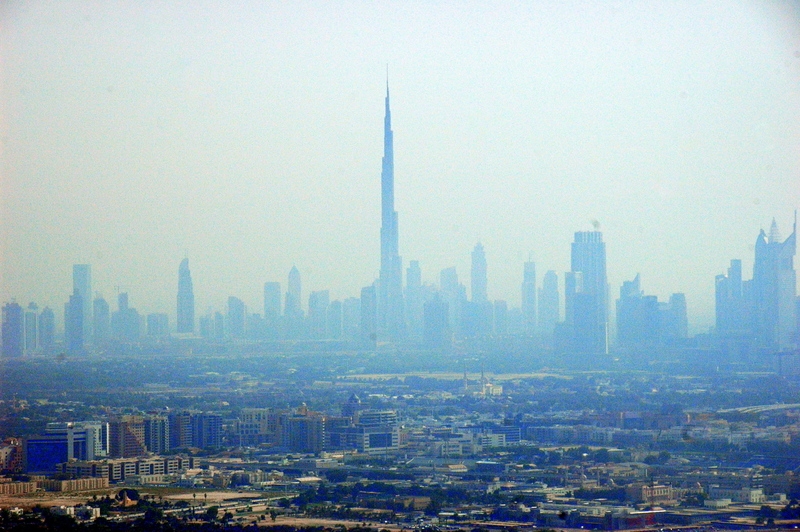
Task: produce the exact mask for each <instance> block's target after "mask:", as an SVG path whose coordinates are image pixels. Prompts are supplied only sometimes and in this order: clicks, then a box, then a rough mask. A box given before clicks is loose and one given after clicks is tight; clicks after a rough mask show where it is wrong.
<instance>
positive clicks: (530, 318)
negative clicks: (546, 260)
mask: <svg viewBox="0 0 800 532" xmlns="http://www.w3.org/2000/svg"><path fill="white" fill-rule="evenodd" d="M521 292H522V319H523V321H524V322H525V325H524V327H525V334H526V335H528V336H533V335H534V334H535V333H536V264H534V263H533V262H532V261H528V262H526V263H525V264H524V265H523V269H522V287H521Z"/></svg>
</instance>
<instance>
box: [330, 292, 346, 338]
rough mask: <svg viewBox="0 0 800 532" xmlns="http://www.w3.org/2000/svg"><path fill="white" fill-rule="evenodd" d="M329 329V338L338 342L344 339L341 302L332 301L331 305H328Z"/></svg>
mask: <svg viewBox="0 0 800 532" xmlns="http://www.w3.org/2000/svg"><path fill="white" fill-rule="evenodd" d="M327 322H328V324H327V327H328V334H327V337H328V338H330V339H331V340H338V339H340V338H341V337H342V302H341V301H338V300H336V301H331V303H330V305H328V316H327Z"/></svg>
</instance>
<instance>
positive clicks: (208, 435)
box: [192, 412, 222, 449]
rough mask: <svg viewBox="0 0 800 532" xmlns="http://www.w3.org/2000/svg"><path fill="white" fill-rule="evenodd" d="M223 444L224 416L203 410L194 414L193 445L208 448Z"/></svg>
mask: <svg viewBox="0 0 800 532" xmlns="http://www.w3.org/2000/svg"><path fill="white" fill-rule="evenodd" d="M221 445H222V416H221V415H219V414H214V413H211V412H201V413H199V414H195V415H193V416H192V446H194V447H199V448H201V449H206V448H209V447H220V446H221Z"/></svg>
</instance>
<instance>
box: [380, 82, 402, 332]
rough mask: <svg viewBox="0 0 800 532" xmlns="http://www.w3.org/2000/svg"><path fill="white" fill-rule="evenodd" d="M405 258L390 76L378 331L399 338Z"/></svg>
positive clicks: (382, 180) (385, 120) (387, 98)
mask: <svg viewBox="0 0 800 532" xmlns="http://www.w3.org/2000/svg"><path fill="white" fill-rule="evenodd" d="M402 268H403V261H402V259H401V258H400V252H399V236H398V228H397V211H395V210H394V136H393V133H392V114H391V111H390V110H389V80H388V78H387V80H386V112H385V116H384V119H383V166H382V168H381V271H380V277H379V281H378V334H379V336H383V337H384V338H387V339H389V340H398V339H400V338H401V336H402V334H403V332H404V329H405V327H404V318H403V269H402Z"/></svg>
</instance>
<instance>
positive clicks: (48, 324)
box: [39, 307, 56, 353]
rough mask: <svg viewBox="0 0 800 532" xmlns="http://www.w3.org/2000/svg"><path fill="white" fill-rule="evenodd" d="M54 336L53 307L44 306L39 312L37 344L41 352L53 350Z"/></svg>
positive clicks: (54, 317) (54, 320) (54, 318)
mask: <svg viewBox="0 0 800 532" xmlns="http://www.w3.org/2000/svg"><path fill="white" fill-rule="evenodd" d="M55 337H56V316H55V314H54V313H53V309H51V308H50V307H44V309H42V313H41V314H39V346H41V348H42V352H43V353H49V352H50V351H52V350H53V346H54V344H55Z"/></svg>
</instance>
